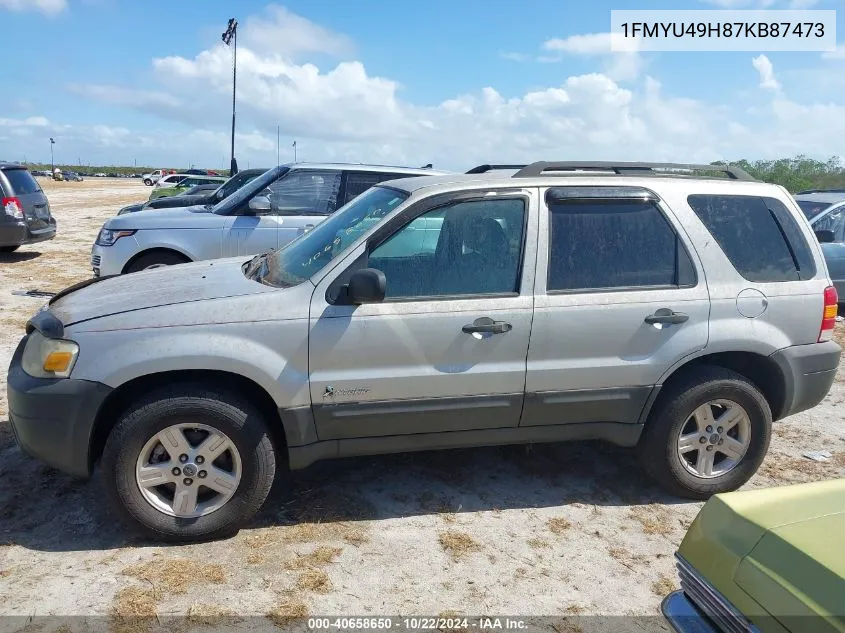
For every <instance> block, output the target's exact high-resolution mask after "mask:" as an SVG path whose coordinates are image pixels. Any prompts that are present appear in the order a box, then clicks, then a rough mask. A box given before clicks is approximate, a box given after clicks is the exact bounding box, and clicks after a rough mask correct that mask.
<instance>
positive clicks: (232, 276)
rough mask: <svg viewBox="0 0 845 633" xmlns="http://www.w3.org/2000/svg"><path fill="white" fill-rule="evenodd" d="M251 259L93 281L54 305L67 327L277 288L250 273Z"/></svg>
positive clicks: (235, 258) (217, 261)
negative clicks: (247, 266) (247, 263)
mask: <svg viewBox="0 0 845 633" xmlns="http://www.w3.org/2000/svg"><path fill="white" fill-rule="evenodd" d="M248 260H249V258H246V257H233V258H228V259H215V260H207V261H202V262H196V263H193V264H180V265H179V266H165V267H162V268H154V269H152V270H145V271H141V272H137V273H132V274H129V275H117V276H114V277H105V278H103V279H102V280H96V281H95V280H91V281H90V282H89V283H87V284H86V285H83V286H82V287H81V288H79V289H78V290H73V291H71V292H69V293H68V294H66V295H63V296H61V297H59V298H58V299H57V300H55V301H54V302H53V303H51V304H50V308H49V309H50V312H52V313H53V314H54V315H55V316H56V317H57V318H58V319H59V320H60V321H61V322H62V323H63V324H64V325H65V326H68V325H72V324H74V323H79V322H81V321H87V320H89V319H96V318H99V317H105V316H110V315H114V314H120V313H123V312H130V311H134V310H143V309H145V308H155V307H159V306H166V305H173V304H177V303H190V302H193V301H202V300H205V299H220V298H224V297H236V296H242V295H249V294H258V293H261V292H267V291H272V290H274V288H273V287H272V286H265V285H263V284H260V283H258V282H256V281H252V280H250V279H247V278H246V277H244V275H243V272H242V270H241V267H242V266H243V264H244V262H245V261H248Z"/></svg>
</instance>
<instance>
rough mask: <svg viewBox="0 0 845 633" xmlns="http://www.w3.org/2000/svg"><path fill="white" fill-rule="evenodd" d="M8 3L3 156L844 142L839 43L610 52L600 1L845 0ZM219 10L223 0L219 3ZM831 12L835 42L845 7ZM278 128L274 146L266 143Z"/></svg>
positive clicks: (695, 2) (649, 1) (691, 4)
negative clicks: (229, 32) (815, 47)
mask: <svg viewBox="0 0 845 633" xmlns="http://www.w3.org/2000/svg"><path fill="white" fill-rule="evenodd" d="M525 6H526V5H525V4H524V3H518V2H513V1H512V0H427V1H426V2H405V1H396V0H393V1H388V0H355V2H349V1H345V2H341V1H340V0H331V1H329V0H287V1H285V2H284V3H283V4H272V3H267V2H261V1H257V0H239V1H238V2H232V1H231V0H228V1H224V0H202V1H200V0H193V1H184V0H183V1H181V2H161V1H160V0H144V1H141V0H0V23H2V24H3V26H4V29H3V31H4V37H3V44H4V51H5V56H4V57H5V59H4V63H3V64H2V66H0V85H3V86H4V89H5V90H4V97H3V99H2V100H0V159H3V160H20V161H24V160H28V161H31V162H35V161H42V162H49V160H50V142H49V139H50V137H53V138H55V140H56V144H55V145H54V151H55V159H56V162H57V163H65V164H68V163H70V164H82V165H86V164H88V165H104V164H107V165H108V164H111V165H133V164H137V165H146V166H155V167H177V168H182V167H186V166H194V165H195V166H201V167H207V168H221V167H227V166H228V163H229V143H230V133H231V131H230V130H231V105H232V104H231V97H232V55H231V49H230V48H228V47H226V46H225V45H224V44H223V42H222V41H221V34H222V32H223V31H224V30H225V27H226V23H227V21H228V19H229V18H230V17H236V18H237V19H238V21H239V23H240V27H239V32H238V90H237V110H238V119H237V135H236V147H235V153H236V156H237V158H238V163H239V165H240V167H241V168H244V167H249V166H252V167H265V166H266V167H269V166H272V165H273V164H275V163H276V160H277V153H278V156H279V159H280V160H281V162H288V161H290V160H292V159H293V149H292V147H291V146H292V144H293V142H294V141H296V144H297V158H298V159H299V160H307V161H348V162H366V163H380V164H400V165H410V166H419V165H423V164H426V163H433V164H434V166H435V167H437V168H441V169H450V170H464V171H465V170H466V169H468V168H470V167H472V166H474V165H477V164H481V163H488V162H493V163H495V162H498V163H520V162H531V161H534V160H579V159H583V160H642V161H675V162H710V161H714V160H737V159H740V158H747V159H771V158H779V157H786V156H795V155H797V154H806V155H808V156H812V157H816V158H822V159H824V158H827V157H830V156H833V155H840V154H845V149H843V148H845V45H842V46H838V47H837V50H836V51H834V52H826V53H820V52H801V53H797V52H769V53H760V52H742V53H739V52H637V51H633V52H625V53H613V52H611V50H610V45H609V36H608V31H609V29H610V10H611V9H620V8H631V9H633V8H636V9H679V8H690V9H707V8H772V9H786V8H795V7H798V8H817V9H836V8H839V7H842V8H843V9H845V4H843V3H842V2H841V0H638V1H636V2H630V1H627V0H615V1H614V2H610V1H607V0H592V1H591V2H580V1H578V2H575V1H570V0H566V1H564V0H535V1H534V2H532V3H530V7H531V8H530V10H526V8H525ZM233 11H237V13H236V14H233V13H232V12H233ZM838 17H839V25H838V26H840V28H839V29H838V30H839V31H841V33H842V35H841V36H840V41H843V42H845V26H843V24H842V22H843V20H845V10H843V11H842V12H841V16H838ZM277 130H278V139H279V141H278V144H277Z"/></svg>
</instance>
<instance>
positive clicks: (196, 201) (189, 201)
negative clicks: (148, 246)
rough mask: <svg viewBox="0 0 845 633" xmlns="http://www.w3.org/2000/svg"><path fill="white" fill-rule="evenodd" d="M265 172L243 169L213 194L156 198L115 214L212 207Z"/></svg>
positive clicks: (130, 206) (188, 194)
mask: <svg viewBox="0 0 845 633" xmlns="http://www.w3.org/2000/svg"><path fill="white" fill-rule="evenodd" d="M266 171H267V170H266V169H244V170H242V171H239V172H238V173H237V174H236V175H234V176H232V177H231V178H229V179H228V180H227V181H226V182H225V183H223V184H222V185H220V186H219V187H215V188H214V190H213V193H205V192H202V195H200V192H194V193H192V190H188V191H185V192H183V193H181V194H179V195H178V196H174V197H172V198H158V199H157V200H150V201H149V202H147V203H139V204H130V205H128V206H125V207H123V208H122V209H120V210H119V211H118V212H117V215H124V214H125V213H135V212H136V211H141V210H142V209H171V208H174V207H190V206H195V205H202V206H207V205H212V206H213V205H215V204H217V203H218V202H222V201H223V200H225V199H226V198H228V197H229V196H230V195H232V194H233V193H235V192H236V191H237V190H238V189H240V188H241V187H243V186H244V185H246V184H247V183H249V182H252V181H253V180H255V179H256V178H258V176H260V175H261V174H263V173H265V172H266ZM204 186H205V185H199V187H204ZM199 187H194V189H198V188H199Z"/></svg>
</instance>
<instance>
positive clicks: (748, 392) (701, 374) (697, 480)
mask: <svg viewBox="0 0 845 633" xmlns="http://www.w3.org/2000/svg"><path fill="white" fill-rule="evenodd" d="M771 432H772V412H771V409H770V408H769V404H768V402H767V401H766V399H765V397H764V396H763V394H762V393H760V390H759V389H758V388H757V387H756V386H755V385H754V384H753V383H752V382H751V381H749V380H748V379H747V378H746V377H745V376H742V375H741V374H738V373H736V372H734V371H731V370H729V369H725V368H723V367H713V366H706V365H702V366H699V367H694V368H691V369H690V370H687V371H686V372H685V373H684V374H683V375H682V376H679V377H678V378H677V379H676V380H674V381H673V382H672V383H670V384H669V385H667V386H666V387H665V388H664V391H663V392H662V393H661V394H660V397H659V400H658V402H657V403H656V404H655V408H654V410H653V411H652V413H651V415H650V416H649V419H648V421H647V422H646V426H645V429H644V431H643V435H642V437H641V438H640V441H639V444H638V445H637V452H638V455H639V458H640V463H641V464H642V466H643V468H644V469H645V470H646V472H648V474H649V475H651V476H652V478H653V479H655V480H656V481H657V482H658V483H660V484H661V485H662V486H663V487H664V488H665V489H666V490H668V491H669V492H671V493H672V494H675V495H677V496H680V497H687V498H690V499H707V498H708V497H710V496H711V495H714V494H717V493H720V492H727V491H730V490H735V489H736V488H739V487H740V486H741V485H743V484H744V483H745V482H747V481H748V480H749V479H750V478H751V477H752V476H753V475H754V473H755V472H756V471H757V468H759V466H760V464H761V463H762V461H763V458H764V457H765V455H766V451H767V450H768V448H769V440H770V439H771Z"/></svg>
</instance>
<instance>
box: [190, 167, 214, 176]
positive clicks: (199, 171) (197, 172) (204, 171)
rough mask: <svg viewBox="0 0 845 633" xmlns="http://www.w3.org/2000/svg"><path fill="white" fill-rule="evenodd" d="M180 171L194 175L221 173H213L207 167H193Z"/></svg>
mask: <svg viewBox="0 0 845 633" xmlns="http://www.w3.org/2000/svg"><path fill="white" fill-rule="evenodd" d="M180 173H182V174H190V175H193V176H217V175H219V174H216V173H215V174H212V173H211V172H210V171H208V170H207V169H193V168H191V169H187V170H185V171H183V172H180Z"/></svg>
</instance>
